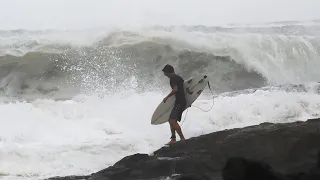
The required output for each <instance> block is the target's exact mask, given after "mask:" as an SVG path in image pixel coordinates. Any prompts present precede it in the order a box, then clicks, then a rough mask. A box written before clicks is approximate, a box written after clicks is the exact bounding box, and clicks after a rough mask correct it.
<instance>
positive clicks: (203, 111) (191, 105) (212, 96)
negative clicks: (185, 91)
mask: <svg viewBox="0 0 320 180" xmlns="http://www.w3.org/2000/svg"><path fill="white" fill-rule="evenodd" d="M208 87H209V89H210V92H211V94H212V105H211V107H210V109H209V110H204V109H202V108H200V107H198V106H194V105H191V106H193V107H196V108H198V109H200V110H201V111H203V112H209V111H211V109H212V108H213V105H214V95H213V92H212V90H211V87H210V83H209V81H208ZM188 110H189V108H188V109H187V112H186V115H185V116H184V120H183V121H182V123H181V125H183V123H184V122H185V120H186V118H187V115H188Z"/></svg>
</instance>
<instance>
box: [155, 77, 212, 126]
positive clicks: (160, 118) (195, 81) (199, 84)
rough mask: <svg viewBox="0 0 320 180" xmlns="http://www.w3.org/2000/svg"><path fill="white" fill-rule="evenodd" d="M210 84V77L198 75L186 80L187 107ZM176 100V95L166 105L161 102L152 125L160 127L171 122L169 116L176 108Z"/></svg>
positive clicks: (184, 85)
mask: <svg viewBox="0 0 320 180" xmlns="http://www.w3.org/2000/svg"><path fill="white" fill-rule="evenodd" d="M207 84H208V77H207V76H206V75H204V74H201V75H197V76H195V77H192V78H190V79H188V80H186V81H185V82H184V84H183V88H184V92H185V97H186V100H187V106H186V109H187V108H188V107H190V106H191V104H192V103H193V102H194V101H195V100H196V99H197V98H198V97H199V96H200V94H201V93H202V91H203V89H204V88H205V87H206V85H207ZM175 100H176V97H175V95H172V96H171V97H169V98H168V100H167V101H166V102H165V103H164V102H162V101H161V103H160V104H159V105H158V107H157V108H156V110H155V111H154V113H153V115H152V118H151V124H152V125H158V124H163V123H165V122H167V121H168V120H169V116H170V113H171V110H172V108H173V106H174V101H175Z"/></svg>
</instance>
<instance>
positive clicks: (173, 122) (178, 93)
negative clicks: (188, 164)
mask: <svg viewBox="0 0 320 180" xmlns="http://www.w3.org/2000/svg"><path fill="white" fill-rule="evenodd" d="M162 71H163V73H164V75H165V76H167V77H168V78H169V79H170V86H171V88H172V91H171V92H170V93H169V94H168V95H167V96H166V97H165V98H164V99H163V102H164V103H165V102H166V101H167V100H168V98H169V97H170V96H172V95H175V97H176V100H175V103H174V106H173V109H172V111H171V113H170V116H169V124H170V129H171V141H170V142H169V143H168V144H172V143H175V142H176V131H177V133H178V134H179V136H180V139H181V140H185V138H184V136H183V134H182V131H181V127H180V125H179V124H178V121H179V122H180V121H181V117H182V113H183V111H184V110H185V108H186V98H185V94H184V90H183V83H184V80H183V78H182V77H180V76H179V75H177V74H175V72H174V68H173V67H172V66H171V65H169V64H167V65H165V66H164V68H163V69H162Z"/></svg>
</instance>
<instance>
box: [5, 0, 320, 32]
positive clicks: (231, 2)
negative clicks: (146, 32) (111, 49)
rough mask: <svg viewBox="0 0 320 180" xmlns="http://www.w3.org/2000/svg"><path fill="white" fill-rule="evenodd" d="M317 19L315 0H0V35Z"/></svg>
mask: <svg viewBox="0 0 320 180" xmlns="http://www.w3.org/2000/svg"><path fill="white" fill-rule="evenodd" d="M310 19H320V0H0V29H50V28H55V29H57V28H58V29H83V28H96V27H107V26H113V25H118V26H121V25H137V26H140V25H154V24H158V25H170V24H179V25H181V24H185V25H199V24H202V25H221V24H226V23H259V22H270V21H283V20H310Z"/></svg>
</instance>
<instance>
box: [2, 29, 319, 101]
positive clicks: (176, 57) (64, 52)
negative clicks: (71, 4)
mask: <svg viewBox="0 0 320 180" xmlns="http://www.w3.org/2000/svg"><path fill="white" fill-rule="evenodd" d="M75 33H76V32H72V31H71V32H68V31H53V30H52V31H26V30H17V31H1V32H0V36H1V38H2V40H3V41H2V42H7V44H1V46H0V47H1V51H0V52H2V53H1V54H2V56H1V57H0V78H1V81H0V89H1V90H2V93H3V94H5V95H6V96H12V97H23V96H25V97H26V96H30V97H32V96H37V97H39V95H42V96H45V97H48V96H49V97H51V98H69V97H72V96H73V95H75V94H77V93H79V92H82V93H93V92H95V93H97V92H103V93H114V92H118V91H120V90H121V89H123V88H124V89H128V88H135V89H137V90H138V91H140V92H145V91H151V90H152V91H156V90H161V89H162V88H163V85H164V83H167V80H166V78H165V77H163V75H162V73H161V68H162V67H163V66H164V65H165V64H166V63H170V64H173V65H174V66H175V67H176V71H177V72H178V73H179V74H181V75H182V76H183V77H185V78H189V77H191V76H193V75H196V74H198V73H206V74H208V75H209V77H210V82H211V84H212V86H213V87H214V89H215V91H216V92H218V93H220V92H227V91H235V90H242V89H248V88H259V87H263V86H266V85H282V84H299V83H308V82H313V81H318V80H319V77H320V71H319V67H320V61H319V52H320V46H319V44H320V38H319V34H320V28H319V26H317V25H313V26H311V27H308V28H307V27H305V26H301V25H300V26H299V25H292V26H282V27H281V26H280V27H263V28H257V27H254V28H248V27H246V28H241V27H238V28H225V27H224V28H223V27H205V26H192V27H185V26H183V27H153V28H148V29H140V30H136V31H133V30H132V31H125V30H113V31H110V32H104V33H101V32H99V33H97V34H99V36H98V35H96V36H95V38H93V39H94V40H91V42H88V41H87V42H86V43H83V42H82V43H80V44H76V45H75V44H72V43H70V39H68V38H66V37H68V34H70V36H72V35H73V36H72V38H73V39H76V37H75V35H74V34H75ZM86 33H96V32H90V31H89V32H88V31H80V32H77V35H76V36H77V37H78V36H79V37H80V36H84V35H85V34H86ZM59 35H61V37H60V36H59ZM18 37H19V38H20V39H19V41H17V40H14V39H17V38H18ZM24 37H28V38H24ZM45 38H47V39H50V40H48V41H44V40H43V39H45ZM59 38H60V39H59ZM63 38H64V39H63ZM69 38H70V37H69ZM10 39H11V40H12V41H10Z"/></svg>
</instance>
